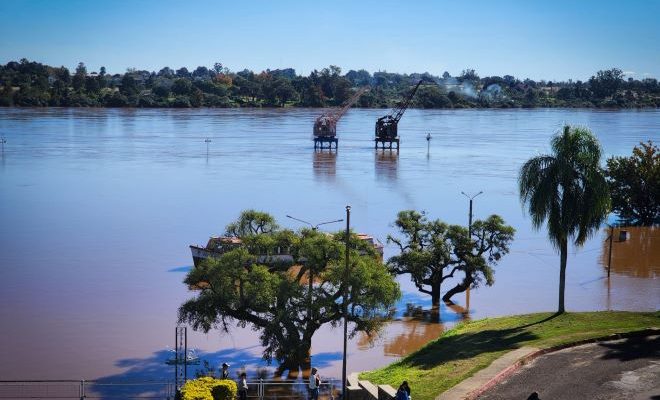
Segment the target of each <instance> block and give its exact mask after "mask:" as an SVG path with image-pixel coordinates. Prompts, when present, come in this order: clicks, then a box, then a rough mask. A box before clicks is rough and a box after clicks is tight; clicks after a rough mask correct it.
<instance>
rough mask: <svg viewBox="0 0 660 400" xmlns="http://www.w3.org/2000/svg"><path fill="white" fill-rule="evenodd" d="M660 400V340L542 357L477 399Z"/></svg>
mask: <svg viewBox="0 0 660 400" xmlns="http://www.w3.org/2000/svg"><path fill="white" fill-rule="evenodd" d="M532 392H538V395H539V399H541V400H546V399H552V400H563V399H566V400H569V399H570V400H573V399H598V400H609V399H633V400H649V399H660V336H659V335H656V336H650V337H633V338H628V339H621V340H616V341H608V342H601V343H595V344H588V345H583V346H578V347H572V348H568V349H565V350H561V351H558V352H554V353H549V354H546V355H543V356H540V357H538V358H537V359H535V360H534V361H532V362H531V363H529V364H528V365H526V366H524V367H522V368H520V370H519V371H517V372H515V373H514V374H513V375H511V376H509V377H508V378H507V379H506V380H504V381H502V382H500V383H499V384H497V385H496V386H494V387H493V388H491V389H490V390H488V391H486V392H485V393H484V394H483V395H482V396H480V397H479V399H482V400H495V399H514V400H515V399H521V400H525V399H527V398H528V396H529V395H530V394H531V393H532Z"/></svg>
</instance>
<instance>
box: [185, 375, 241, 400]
mask: <svg viewBox="0 0 660 400" xmlns="http://www.w3.org/2000/svg"><path fill="white" fill-rule="evenodd" d="M237 391H238V388H237V386H236V382H234V381H232V380H229V379H215V378H212V377H208V376H205V377H202V378H198V379H193V380H190V381H188V382H186V383H185V384H184V385H183V387H181V395H180V396H179V398H180V399H181V400H233V399H234V398H235V397H236V392H237Z"/></svg>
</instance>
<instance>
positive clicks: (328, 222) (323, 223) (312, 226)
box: [286, 215, 344, 231]
mask: <svg viewBox="0 0 660 400" xmlns="http://www.w3.org/2000/svg"><path fill="white" fill-rule="evenodd" d="M286 217H287V218H291V219H292V220H295V221H298V222H302V223H303V224H307V225H309V227H310V228H312V230H313V231H317V230H318V229H319V226H321V225H327V224H334V223H335V222H343V221H344V220H343V219H337V220H334V221H327V222H320V223H318V224H316V225H314V224H312V223H311V222H307V221H305V220H304V219H300V218H296V217H292V216H290V215H287V216H286Z"/></svg>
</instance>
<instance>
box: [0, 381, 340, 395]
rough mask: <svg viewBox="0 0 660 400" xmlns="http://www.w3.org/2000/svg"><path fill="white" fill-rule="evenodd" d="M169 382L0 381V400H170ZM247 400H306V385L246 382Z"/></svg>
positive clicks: (331, 390)
mask: <svg viewBox="0 0 660 400" xmlns="http://www.w3.org/2000/svg"><path fill="white" fill-rule="evenodd" d="M340 388H341V387H340V386H338V385H337V384H336V382H334V381H330V382H323V383H321V385H320V387H319V400H335V399H336V398H337V397H338V395H339V393H338V392H337V390H338V389H340ZM175 396H176V388H175V386H174V382H173V381H136V382H104V381H93V380H92V381H86V380H30V381H0V399H75V400H84V399H106V400H114V399H163V400H174V398H175ZM247 397H248V399H251V400H254V399H258V400H266V399H268V400H277V399H283V400H308V399H309V398H310V395H309V389H308V386H307V382H306V381H299V380H298V381H286V380H264V379H260V380H253V381H248V392H247Z"/></svg>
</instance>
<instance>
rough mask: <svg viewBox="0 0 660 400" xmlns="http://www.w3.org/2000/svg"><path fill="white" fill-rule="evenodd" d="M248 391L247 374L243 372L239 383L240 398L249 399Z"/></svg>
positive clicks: (240, 399) (242, 399) (241, 399)
mask: <svg viewBox="0 0 660 400" xmlns="http://www.w3.org/2000/svg"><path fill="white" fill-rule="evenodd" d="M247 391H248V385H247V374H246V373H245V372H241V381H240V382H239V384H238V399H239V400H247Z"/></svg>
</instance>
